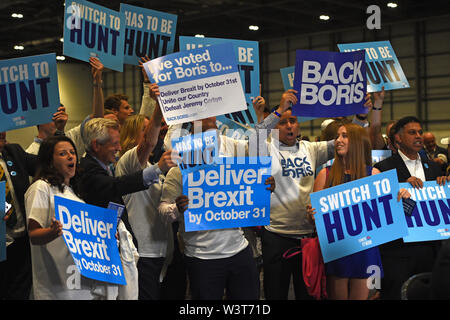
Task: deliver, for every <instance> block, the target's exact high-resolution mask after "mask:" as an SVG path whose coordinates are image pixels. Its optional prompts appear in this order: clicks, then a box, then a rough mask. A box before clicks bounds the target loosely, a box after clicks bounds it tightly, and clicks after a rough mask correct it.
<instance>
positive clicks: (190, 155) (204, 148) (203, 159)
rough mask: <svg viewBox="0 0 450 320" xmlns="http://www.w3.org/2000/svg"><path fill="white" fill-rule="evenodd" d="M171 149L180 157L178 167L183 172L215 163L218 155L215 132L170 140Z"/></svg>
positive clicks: (210, 131)
mask: <svg viewBox="0 0 450 320" xmlns="http://www.w3.org/2000/svg"><path fill="white" fill-rule="evenodd" d="M172 149H173V150H176V151H178V154H179V155H180V157H181V161H179V163H178V166H179V167H180V170H182V171H183V172H190V171H196V170H199V169H201V168H202V167H204V166H207V165H209V164H214V163H216V161H215V159H216V158H217V156H218V155H219V148H218V137H217V131H216V130H208V131H205V132H200V133H196V134H191V135H188V136H182V137H179V138H175V139H172Z"/></svg>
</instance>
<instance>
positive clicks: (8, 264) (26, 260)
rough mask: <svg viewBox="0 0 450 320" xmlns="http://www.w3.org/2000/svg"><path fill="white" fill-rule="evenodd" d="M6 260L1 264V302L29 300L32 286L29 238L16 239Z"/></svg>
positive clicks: (9, 247)
mask: <svg viewBox="0 0 450 320" xmlns="http://www.w3.org/2000/svg"><path fill="white" fill-rule="evenodd" d="M6 259H7V260H5V261H2V262H0V300H28V299H29V297H30V291H31V284H32V273H31V252H30V242H29V239H28V236H24V237H22V238H17V239H14V242H13V243H12V244H11V245H9V246H8V247H7V249H6Z"/></svg>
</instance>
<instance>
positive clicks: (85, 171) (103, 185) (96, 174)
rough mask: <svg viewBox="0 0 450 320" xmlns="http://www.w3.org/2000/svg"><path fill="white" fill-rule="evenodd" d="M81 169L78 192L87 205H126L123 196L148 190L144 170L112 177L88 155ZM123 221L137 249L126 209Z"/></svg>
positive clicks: (104, 206)
mask: <svg viewBox="0 0 450 320" xmlns="http://www.w3.org/2000/svg"><path fill="white" fill-rule="evenodd" d="M80 168H81V176H80V179H79V181H78V182H77V191H78V192H79V194H80V196H81V198H82V199H83V200H84V201H85V202H86V203H89V204H92V205H94V206H98V207H103V208H107V207H108V203H109V202H110V201H111V202H115V203H119V204H124V203H123V199H122V196H124V195H126V194H129V193H133V192H138V191H142V190H145V189H147V188H148V186H145V185H144V179H143V177H142V170H139V171H137V172H135V173H132V174H129V175H125V176H120V177H112V176H110V175H109V174H108V172H107V171H106V170H105V169H104V168H103V167H102V166H101V165H100V163H98V161H97V160H96V159H94V158H93V157H92V156H91V155H90V154H88V153H86V156H84V157H83V158H82V159H81V161H80ZM122 221H123V223H124V224H125V227H126V228H127V229H128V231H129V232H130V233H131V235H132V237H133V242H134V245H135V246H136V248H137V246H138V244H137V240H136V237H135V236H134V233H133V230H132V228H131V225H130V223H129V221H128V212H127V210H126V207H125V209H124V211H123V213H122Z"/></svg>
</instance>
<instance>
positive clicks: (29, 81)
mask: <svg viewBox="0 0 450 320" xmlns="http://www.w3.org/2000/svg"><path fill="white" fill-rule="evenodd" d="M0 70H1V73H0V105H1V109H0V132H2V131H8V130H14V129H20V128H24V127H29V126H34V125H38V124H42V123H49V122H51V121H52V117H53V114H54V113H55V112H56V111H57V109H58V107H59V105H60V101H59V89H58V74H57V69H56V54H54V53H50V54H42V55H37V56H29V57H22V58H15V59H7V60H0Z"/></svg>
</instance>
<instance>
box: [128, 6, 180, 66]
mask: <svg viewBox="0 0 450 320" xmlns="http://www.w3.org/2000/svg"><path fill="white" fill-rule="evenodd" d="M120 12H121V13H123V14H124V16H125V44H124V50H125V52H124V63H127V64H132V65H139V60H140V58H141V57H145V56H148V57H149V58H150V59H154V58H157V57H161V56H165V55H167V54H169V53H172V52H173V46H174V44H175V31H176V27H177V18H178V17H177V15H174V14H170V13H166V12H161V11H156V10H150V9H146V8H141V7H136V6H132V5H129V4H124V3H121V4H120Z"/></svg>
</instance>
